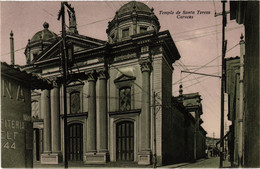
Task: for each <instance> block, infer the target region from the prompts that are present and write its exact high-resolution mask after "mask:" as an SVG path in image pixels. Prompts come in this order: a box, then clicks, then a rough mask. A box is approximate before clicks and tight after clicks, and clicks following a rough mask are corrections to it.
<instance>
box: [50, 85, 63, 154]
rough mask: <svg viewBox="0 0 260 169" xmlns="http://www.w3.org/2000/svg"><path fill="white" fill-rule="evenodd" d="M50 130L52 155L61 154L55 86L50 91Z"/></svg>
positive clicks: (58, 110) (58, 92) (58, 95)
mask: <svg viewBox="0 0 260 169" xmlns="http://www.w3.org/2000/svg"><path fill="white" fill-rule="evenodd" d="M51 128H52V133H51V134H52V135H51V136H52V147H51V148H52V153H53V154H57V155H58V154H60V153H61V138H60V88H59V87H58V86H55V87H54V88H53V89H52V90H51Z"/></svg>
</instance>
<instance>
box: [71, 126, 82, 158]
mask: <svg viewBox="0 0 260 169" xmlns="http://www.w3.org/2000/svg"><path fill="white" fill-rule="evenodd" d="M68 130H69V142H68V146H69V148H68V153H69V158H68V159H69V160H70V161H82V160H83V125H82V124H80V123H73V124H70V125H69V126H68Z"/></svg>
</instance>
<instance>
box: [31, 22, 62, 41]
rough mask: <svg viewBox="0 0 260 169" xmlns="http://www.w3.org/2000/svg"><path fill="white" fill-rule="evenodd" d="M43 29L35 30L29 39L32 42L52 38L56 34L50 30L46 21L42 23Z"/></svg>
mask: <svg viewBox="0 0 260 169" xmlns="http://www.w3.org/2000/svg"><path fill="white" fill-rule="evenodd" d="M43 28H44V29H43V30H41V31H39V32H37V33H36V34H35V35H34V36H33V37H32V39H31V42H34V41H38V40H44V41H46V40H50V39H52V38H56V37H57V35H56V34H55V33H54V32H52V31H50V30H49V29H48V28H49V24H48V23H47V22H44V23H43Z"/></svg>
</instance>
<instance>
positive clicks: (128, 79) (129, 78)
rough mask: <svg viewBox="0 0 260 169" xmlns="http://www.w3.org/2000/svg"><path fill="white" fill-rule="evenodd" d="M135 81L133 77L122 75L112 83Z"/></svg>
mask: <svg viewBox="0 0 260 169" xmlns="http://www.w3.org/2000/svg"><path fill="white" fill-rule="evenodd" d="M135 79H136V77H134V76H129V75H126V74H122V75H121V76H119V77H118V78H116V79H115V80H114V83H119V82H124V81H133V80H135Z"/></svg>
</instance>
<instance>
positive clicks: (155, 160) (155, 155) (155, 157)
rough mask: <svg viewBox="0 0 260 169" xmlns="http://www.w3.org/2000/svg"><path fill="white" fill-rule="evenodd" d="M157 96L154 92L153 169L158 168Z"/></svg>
mask: <svg viewBox="0 0 260 169" xmlns="http://www.w3.org/2000/svg"><path fill="white" fill-rule="evenodd" d="M155 99H156V94H155V92H153V122H154V155H153V158H154V161H153V168H156V167H157V154H156V100H155Z"/></svg>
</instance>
